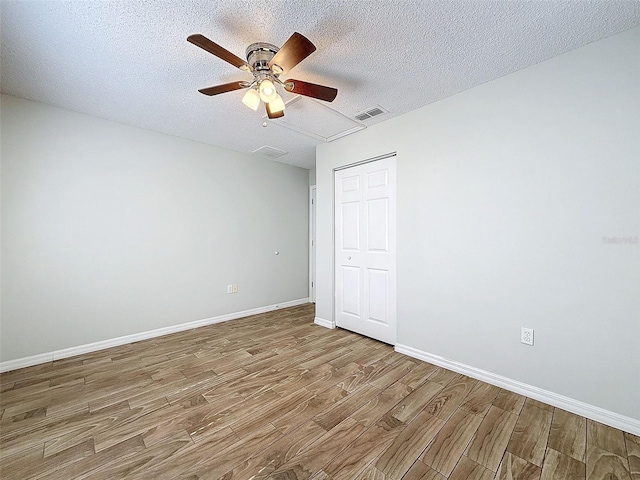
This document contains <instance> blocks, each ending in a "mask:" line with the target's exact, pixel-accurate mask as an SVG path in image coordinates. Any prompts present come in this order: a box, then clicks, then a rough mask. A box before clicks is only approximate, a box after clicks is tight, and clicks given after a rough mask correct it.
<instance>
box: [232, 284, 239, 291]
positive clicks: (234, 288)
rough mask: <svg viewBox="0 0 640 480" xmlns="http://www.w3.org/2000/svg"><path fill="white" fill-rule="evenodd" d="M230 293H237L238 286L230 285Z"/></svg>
mask: <svg viewBox="0 0 640 480" xmlns="http://www.w3.org/2000/svg"><path fill="white" fill-rule="evenodd" d="M231 293H238V284H237V283H234V284H233V285H231Z"/></svg>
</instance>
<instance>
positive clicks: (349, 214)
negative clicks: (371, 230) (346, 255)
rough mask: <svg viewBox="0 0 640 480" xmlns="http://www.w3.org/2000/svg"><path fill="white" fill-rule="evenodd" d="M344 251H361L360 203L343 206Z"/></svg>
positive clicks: (344, 204)
mask: <svg viewBox="0 0 640 480" xmlns="http://www.w3.org/2000/svg"><path fill="white" fill-rule="evenodd" d="M340 226H341V228H342V241H341V242H340V243H341V245H342V250H344V251H347V250H354V251H358V250H359V249H360V203H359V202H349V203H343V204H342V222H341V225H340Z"/></svg>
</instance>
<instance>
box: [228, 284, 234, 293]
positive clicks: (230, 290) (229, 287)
mask: <svg viewBox="0 0 640 480" xmlns="http://www.w3.org/2000/svg"><path fill="white" fill-rule="evenodd" d="M227 293H233V285H227Z"/></svg>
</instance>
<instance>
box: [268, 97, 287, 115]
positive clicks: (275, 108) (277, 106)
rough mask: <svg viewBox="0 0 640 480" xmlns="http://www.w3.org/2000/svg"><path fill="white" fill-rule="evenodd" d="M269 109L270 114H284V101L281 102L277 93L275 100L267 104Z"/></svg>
mask: <svg viewBox="0 0 640 480" xmlns="http://www.w3.org/2000/svg"><path fill="white" fill-rule="evenodd" d="M269 109H270V110H271V113H280V112H284V101H283V100H282V97H281V96H280V95H278V94H277V93H276V98H275V100H272V101H271V102H269Z"/></svg>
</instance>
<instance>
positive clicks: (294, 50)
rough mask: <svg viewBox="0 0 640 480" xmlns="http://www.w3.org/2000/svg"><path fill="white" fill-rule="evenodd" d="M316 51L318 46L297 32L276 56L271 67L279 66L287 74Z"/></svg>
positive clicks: (270, 63) (271, 62)
mask: <svg viewBox="0 0 640 480" xmlns="http://www.w3.org/2000/svg"><path fill="white" fill-rule="evenodd" d="M315 51H316V46H315V45H314V44H313V43H311V41H310V40H309V39H308V38H307V37H305V36H304V35H301V34H299V33H298V32H295V33H294V34H293V35H291V37H289V40H287V41H286V42H285V43H284V45H283V46H282V48H281V49H280V50H278V53H276V54H275V55H274V57H273V58H272V59H271V61H270V62H269V66H270V67H273V66H274V65H277V66H278V67H280V69H281V70H282V73H285V72H288V71H289V70H291V69H292V68H293V67H295V66H296V65H297V64H299V63H300V62H301V61H302V60H304V59H305V58H307V57H308V56H309V55H311V54H312V53H313V52H315Z"/></svg>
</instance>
